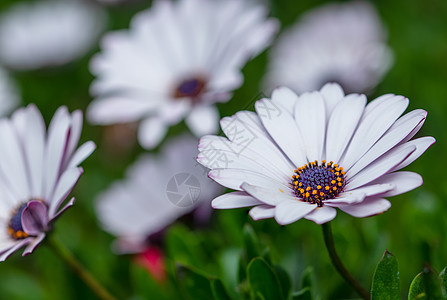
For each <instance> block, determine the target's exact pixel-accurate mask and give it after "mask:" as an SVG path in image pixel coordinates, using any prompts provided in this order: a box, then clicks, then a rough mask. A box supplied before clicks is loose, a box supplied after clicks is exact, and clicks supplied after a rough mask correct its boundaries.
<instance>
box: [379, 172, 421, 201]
mask: <svg viewBox="0 0 447 300" xmlns="http://www.w3.org/2000/svg"><path fill="white" fill-rule="evenodd" d="M422 183H423V180H422V176H421V175H419V174H417V173H413V172H407V171H400V172H393V173H390V174H386V175H384V176H382V177H380V178H379V179H376V180H375V181H374V182H373V184H392V185H393V186H394V188H393V189H392V190H390V191H387V192H384V193H383V194H381V195H380V196H381V197H391V196H396V195H400V194H403V193H406V192H409V191H411V190H414V189H415V188H417V187H420V186H421V185H422Z"/></svg>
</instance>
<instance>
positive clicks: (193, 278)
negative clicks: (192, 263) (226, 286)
mask: <svg viewBox="0 0 447 300" xmlns="http://www.w3.org/2000/svg"><path fill="white" fill-rule="evenodd" d="M176 269H177V281H178V284H179V287H180V289H181V291H182V292H183V294H184V296H185V297H186V299H191V300H196V299H214V295H213V291H212V289H211V284H210V280H209V279H208V277H206V276H204V275H202V274H199V273H198V272H195V271H193V270H191V269H190V268H188V267H186V266H184V265H180V264H178V265H177V268H176Z"/></svg>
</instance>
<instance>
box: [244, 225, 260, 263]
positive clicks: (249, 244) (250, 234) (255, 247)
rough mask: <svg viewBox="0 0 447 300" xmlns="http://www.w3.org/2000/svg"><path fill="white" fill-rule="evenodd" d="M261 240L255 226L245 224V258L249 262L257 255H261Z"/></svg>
mask: <svg viewBox="0 0 447 300" xmlns="http://www.w3.org/2000/svg"><path fill="white" fill-rule="evenodd" d="M259 248H260V246H259V240H258V237H257V235H256V233H255V231H254V230H253V228H252V227H251V226H250V225H249V224H245V226H244V252H245V259H246V261H247V263H248V262H249V261H250V260H252V259H253V258H255V257H258V256H260V251H259Z"/></svg>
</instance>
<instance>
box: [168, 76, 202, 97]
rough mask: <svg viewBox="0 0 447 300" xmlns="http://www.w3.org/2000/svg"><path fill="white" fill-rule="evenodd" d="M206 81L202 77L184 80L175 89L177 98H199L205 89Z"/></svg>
mask: <svg viewBox="0 0 447 300" xmlns="http://www.w3.org/2000/svg"><path fill="white" fill-rule="evenodd" d="M205 85H206V81H205V80H204V79H203V78H200V77H192V78H189V79H186V80H183V81H182V82H181V83H180V84H179V85H178V86H177V88H176V89H175V92H174V97H175V98H185V97H187V98H197V96H199V95H200V94H201V93H202V92H203V90H204V89H205Z"/></svg>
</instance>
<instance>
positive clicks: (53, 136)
mask: <svg viewBox="0 0 447 300" xmlns="http://www.w3.org/2000/svg"><path fill="white" fill-rule="evenodd" d="M69 126H70V117H69V114H68V111H67V108H66V107H65V106H62V107H60V108H59V109H58V110H57V111H56V113H55V114H54V117H53V119H52V120H51V123H50V126H49V128H48V139H47V143H46V145H45V158H44V165H45V168H44V172H45V182H44V199H50V198H51V197H52V196H53V192H54V187H55V186H56V183H57V180H58V177H59V175H60V171H61V170H60V168H61V165H62V162H63V158H64V154H65V151H66V145H67V143H68V138H69V134H68V133H69Z"/></svg>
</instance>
